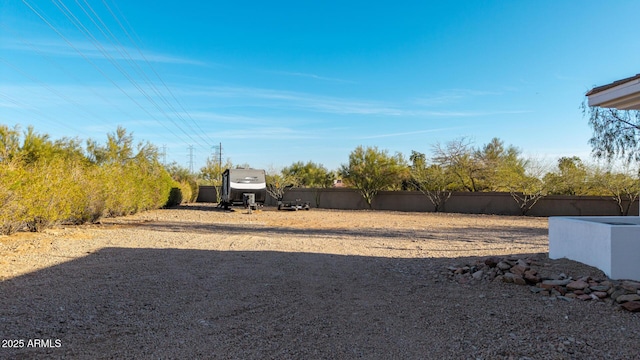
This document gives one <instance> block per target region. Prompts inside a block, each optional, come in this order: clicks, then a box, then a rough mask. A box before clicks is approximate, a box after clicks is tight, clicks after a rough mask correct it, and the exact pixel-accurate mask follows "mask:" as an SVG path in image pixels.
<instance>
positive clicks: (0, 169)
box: [0, 164, 26, 235]
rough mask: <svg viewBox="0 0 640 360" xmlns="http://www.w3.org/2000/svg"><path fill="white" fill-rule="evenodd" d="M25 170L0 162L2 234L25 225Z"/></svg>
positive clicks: (0, 217)
mask: <svg viewBox="0 0 640 360" xmlns="http://www.w3.org/2000/svg"><path fill="white" fill-rule="evenodd" d="M24 176H25V173H24V170H23V169H20V168H14V167H12V166H9V165H7V164H0V234H4V235H8V234H13V233H15V232H16V231H18V230H20V229H22V228H23V227H24V226H25V209H26V208H25V206H24V204H23V203H22V202H21V201H20V196H21V189H20V188H21V186H22V183H21V179H23V178H24Z"/></svg>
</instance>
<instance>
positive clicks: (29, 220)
mask: <svg viewBox="0 0 640 360" xmlns="http://www.w3.org/2000/svg"><path fill="white" fill-rule="evenodd" d="M115 136H116V135H110V137H109V141H110V142H113V141H112V140H113V138H114V137H115ZM117 136H118V137H124V138H126V139H127V141H128V143H127V144H125V145H126V146H129V145H130V142H131V137H130V135H126V132H124V130H123V129H121V128H119V129H118V133H117ZM18 142H19V136H18V135H17V130H12V129H8V128H7V127H6V126H4V125H0V234H12V233H14V232H16V231H19V230H21V229H23V228H25V227H26V228H27V229H29V230H30V231H42V230H43V229H46V228H47V227H50V226H53V225H56V224H60V223H71V224H82V223H86V222H95V221H97V220H98V219H100V218H101V217H103V216H121V215H129V214H133V213H136V212H138V211H144V210H149V209H157V208H161V207H163V206H165V205H166V204H167V203H168V200H169V196H170V192H171V189H172V188H173V187H176V182H175V181H174V180H173V179H172V177H171V175H169V173H168V172H167V171H166V169H165V168H164V167H163V166H161V165H160V164H159V163H158V161H157V156H156V154H155V152H154V150H153V147H151V146H148V145H147V146H145V147H140V151H139V153H138V154H137V155H136V156H132V154H127V153H125V152H122V154H124V155H122V154H121V153H118V154H119V157H118V158H116V157H109V156H108V155H109V154H107V155H104V154H102V153H103V152H104V148H103V147H100V146H99V145H97V144H96V143H95V142H89V144H90V145H91V149H89V151H90V152H91V151H93V152H97V153H100V154H102V155H101V157H100V159H102V160H100V161H97V160H96V159H97V158H98V157H97V156H88V157H87V156H85V155H83V152H82V151H81V150H80V149H79V148H78V141H77V140H72V141H57V142H55V143H53V142H51V141H50V140H48V136H46V135H38V134H36V133H35V132H34V131H33V129H31V128H30V129H29V131H27V132H26V133H25V138H24V142H23V144H22V145H21V146H19V144H18ZM111 145H112V144H111ZM124 150H127V151H130V149H124ZM180 187H181V188H184V189H185V191H186V194H187V196H185V199H191V198H193V192H192V191H191V186H190V185H189V184H186V183H185V184H182V185H181V186H180ZM187 189H188V190H187ZM196 194H197V192H196Z"/></svg>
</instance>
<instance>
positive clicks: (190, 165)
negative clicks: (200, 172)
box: [189, 145, 193, 174]
mask: <svg viewBox="0 0 640 360" xmlns="http://www.w3.org/2000/svg"><path fill="white" fill-rule="evenodd" d="M189 173H190V174H193V145H189Z"/></svg>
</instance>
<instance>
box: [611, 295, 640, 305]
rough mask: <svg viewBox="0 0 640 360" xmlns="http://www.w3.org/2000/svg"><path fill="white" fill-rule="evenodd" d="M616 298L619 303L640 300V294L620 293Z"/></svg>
mask: <svg viewBox="0 0 640 360" xmlns="http://www.w3.org/2000/svg"><path fill="white" fill-rule="evenodd" d="M615 299H616V302H617V303H618V304H620V303H625V302H629V301H640V295H638V294H628V295H620V296H618V297H616V298H615Z"/></svg>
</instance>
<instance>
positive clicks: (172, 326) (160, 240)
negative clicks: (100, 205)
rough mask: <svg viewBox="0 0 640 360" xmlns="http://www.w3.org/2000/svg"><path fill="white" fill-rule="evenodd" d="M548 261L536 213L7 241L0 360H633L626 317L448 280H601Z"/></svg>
mask: <svg viewBox="0 0 640 360" xmlns="http://www.w3.org/2000/svg"><path fill="white" fill-rule="evenodd" d="M547 250H548V240H547V219H546V218H524V217H503V216H488V215H460V214H431V213H398V212H382V211H381V212H371V211H331V210H317V209H312V210H311V211H297V212H296V211H276V210H274V209H265V210H263V211H255V212H253V213H252V214H249V213H247V211H245V210H238V211H235V212H225V211H222V210H218V209H216V208H214V207H213V206H212V205H209V204H198V205H191V206H183V207H180V208H177V209H169V210H158V211H151V212H146V213H142V214H138V215H135V216H131V217H126V218H116V219H108V220H104V221H103V223H102V224H99V225H91V226H80V227H63V228H57V229H52V230H47V231H46V232H44V233H41V234H31V233H20V234H17V235H14V236H4V237H0V280H1V282H0V339H1V340H2V348H0V358H25V359H26V358H61V357H66V358H87V359H95V358H108V359H112V358H113V359H122V358H131V359H133V358H136V359H139V358H195V359H199V358H217V359H248V358H254V359H265V358H271V359H289V358H290V359H301V358H304V359H318V358H320V359H352V358H365V359H574V358H575V359H584V358H615V359H637V358H638V354H639V353H640V347H639V345H638V344H640V318H639V317H638V316H639V315H638V314H636V313H629V312H622V311H617V310H615V308H614V307H612V306H611V305H610V304H608V303H606V302H598V301H593V302H580V301H571V302H565V301H559V300H557V301H551V300H549V299H548V298H543V297H541V296H538V295H536V294H532V293H531V292H530V291H529V289H528V287H527V286H518V285H513V284H505V283H502V282H498V281H494V282H487V281H475V282H469V283H466V284H459V283H457V282H455V281H453V280H452V279H451V278H450V276H449V270H447V267H449V266H452V265H456V264H460V263H472V262H475V261H478V260H482V259H484V258H486V257H487V256H498V255H506V256H517V257H523V256H537V257H539V258H541V259H542V260H543V262H544V265H545V266H547V267H549V268H551V269H553V271H559V272H564V273H566V274H567V275H569V276H582V275H591V276H602V273H600V272H599V271H597V270H596V269H593V268H590V267H588V266H585V265H582V264H579V263H576V262H572V261H568V260H554V261H551V260H549V259H548V258H547V257H546V253H547Z"/></svg>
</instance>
